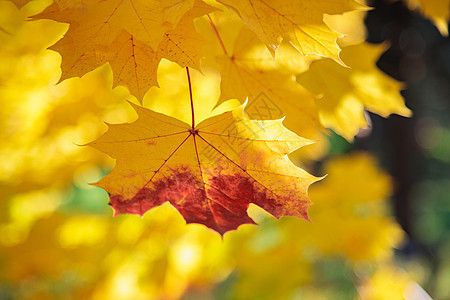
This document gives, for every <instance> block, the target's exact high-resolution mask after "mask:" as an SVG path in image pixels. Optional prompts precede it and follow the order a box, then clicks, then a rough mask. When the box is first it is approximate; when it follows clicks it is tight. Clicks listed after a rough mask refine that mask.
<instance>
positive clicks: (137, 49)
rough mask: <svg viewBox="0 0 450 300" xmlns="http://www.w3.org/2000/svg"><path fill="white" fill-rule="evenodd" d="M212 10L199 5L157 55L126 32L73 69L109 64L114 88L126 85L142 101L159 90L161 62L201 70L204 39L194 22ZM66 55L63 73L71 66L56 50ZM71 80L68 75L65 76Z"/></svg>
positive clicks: (171, 32)
mask: <svg viewBox="0 0 450 300" xmlns="http://www.w3.org/2000/svg"><path fill="white" fill-rule="evenodd" d="M211 10H212V7H210V6H208V5H206V4H204V3H203V2H201V1H196V2H195V4H194V7H193V9H191V10H190V11H188V12H187V13H186V14H185V15H184V16H183V18H182V19H181V20H180V22H179V23H178V25H177V26H176V28H174V29H172V30H169V31H167V32H166V33H164V37H163V40H162V41H161V43H160V44H159V46H158V48H157V50H156V51H154V50H153V49H152V48H151V47H149V46H148V45H147V44H146V43H144V42H141V41H139V40H137V39H136V38H135V37H134V36H133V35H131V34H129V33H128V32H126V31H125V30H124V31H122V33H121V34H120V35H119V36H118V37H117V38H116V39H115V40H114V41H113V42H112V44H111V45H109V46H101V47H98V48H97V49H96V50H95V52H91V53H90V54H88V53H86V55H84V59H83V60H82V61H79V62H76V63H74V65H73V68H72V69H71V70H72V71H75V70H76V68H82V69H81V70H80V71H78V72H76V74H78V73H83V72H85V71H86V70H85V68H84V67H86V68H92V67H93V66H99V65H102V64H104V63H106V62H109V63H110V65H111V68H112V70H113V74H114V77H113V78H114V84H115V85H125V86H126V87H128V89H129V90H130V92H131V93H132V94H133V95H135V96H136V97H137V98H138V99H139V100H141V99H142V98H143V96H144V95H145V93H146V92H147V91H148V89H149V88H150V87H152V86H158V81H157V69H158V65H159V63H160V61H161V59H162V58H167V59H169V60H171V61H173V62H176V63H178V64H179V65H180V66H182V67H193V68H195V69H200V59H201V56H202V55H201V45H202V44H203V43H204V40H203V38H202V37H201V36H200V35H199V34H198V33H197V31H196V30H195V28H194V25H193V22H192V21H193V19H194V18H196V17H198V16H201V15H203V14H206V13H208V12H210V11H211ZM57 50H58V51H59V52H60V53H62V55H63V70H65V69H66V68H67V67H69V66H68V64H70V63H69V62H68V61H64V58H65V54H67V51H70V50H69V49H68V48H67V47H64V48H62V49H61V48H59V47H58V49H57ZM66 76H68V74H66Z"/></svg>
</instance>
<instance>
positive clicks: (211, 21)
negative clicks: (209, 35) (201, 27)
mask: <svg viewBox="0 0 450 300" xmlns="http://www.w3.org/2000/svg"><path fill="white" fill-rule="evenodd" d="M207 16H208V19H209V23H211V26H212V28H213V29H214V32H215V33H216V36H217V39H218V40H219V42H220V45H221V46H222V49H223V52H224V53H225V55H226V56H229V55H228V52H227V48H225V44H224V43H223V41H222V38H221V37H220V34H219V31H218V30H217V27H216V25H214V22H213V20H212V19H211V17H210V15H209V14H208V15H207Z"/></svg>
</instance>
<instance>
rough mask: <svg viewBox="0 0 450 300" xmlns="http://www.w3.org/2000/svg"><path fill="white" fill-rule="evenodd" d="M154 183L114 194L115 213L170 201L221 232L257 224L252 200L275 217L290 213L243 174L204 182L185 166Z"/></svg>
mask: <svg viewBox="0 0 450 300" xmlns="http://www.w3.org/2000/svg"><path fill="white" fill-rule="evenodd" d="M152 186H153V187H152V188H149V187H144V188H142V189H141V190H139V192H138V193H137V194H136V195H135V196H134V197H133V198H132V199H128V200H124V199H123V197H122V196H121V195H112V196H111V202H110V205H111V206H112V207H113V208H114V214H115V215H118V214H121V213H128V214H138V215H143V214H144V213H145V212H146V211H148V210H150V209H151V208H154V207H156V206H159V205H161V204H163V203H165V202H170V203H171V204H172V206H173V207H175V208H176V209H177V210H178V211H179V212H180V214H181V215H182V216H183V217H184V219H185V220H186V222H187V223H198V224H203V225H205V226H207V227H209V228H211V229H213V230H215V231H217V232H219V233H220V234H221V235H223V234H224V233H225V232H227V231H230V230H235V229H237V228H238V227H239V226H240V225H242V224H255V222H254V221H253V220H252V219H251V218H250V217H249V216H248V214H247V209H248V206H249V204H250V203H255V204H257V205H258V206H260V207H262V208H264V209H265V210H267V211H268V212H269V213H271V214H273V215H274V216H275V217H280V216H281V215H286V208H285V207H284V206H283V205H282V204H280V201H277V200H276V199H275V198H274V197H269V196H268V195H267V191H266V190H264V189H261V188H258V186H257V184H256V182H254V181H253V182H252V180H250V179H249V178H246V177H243V176H242V175H240V174H234V175H220V176H213V177H211V178H210V180H209V181H208V182H207V183H205V184H203V183H202V182H199V181H198V180H197V179H196V178H195V177H194V176H193V174H192V173H191V171H190V170H189V169H183V170H182V171H178V173H176V172H174V173H173V175H172V176H170V177H169V178H165V179H161V180H158V181H156V182H154V183H152ZM204 188H205V189H206V190H205V189H204ZM285 201H287V199H285ZM305 205H306V206H307V203H301V206H305ZM305 218H306V214H305Z"/></svg>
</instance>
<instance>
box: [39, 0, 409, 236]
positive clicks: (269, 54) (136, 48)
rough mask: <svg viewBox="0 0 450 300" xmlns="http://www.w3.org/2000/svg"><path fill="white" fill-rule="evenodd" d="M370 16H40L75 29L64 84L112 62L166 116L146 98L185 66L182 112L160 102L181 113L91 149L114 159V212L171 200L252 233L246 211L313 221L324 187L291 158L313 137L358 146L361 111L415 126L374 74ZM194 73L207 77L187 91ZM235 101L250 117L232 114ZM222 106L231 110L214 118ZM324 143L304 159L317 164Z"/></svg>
mask: <svg viewBox="0 0 450 300" xmlns="http://www.w3.org/2000/svg"><path fill="white" fill-rule="evenodd" d="M366 9H367V7H365V6H364V5H362V4H359V3H357V2H355V1H353V0H345V1H344V0H343V1H339V2H337V3H335V2H333V1H331V2H329V1H320V2H317V1H291V0H285V1H277V2H271V3H268V2H266V1H218V2H215V1H208V3H205V2H203V1H201V0H184V1H164V2H160V1H89V2H86V1H62V0H60V1H54V2H53V3H52V4H51V5H50V6H48V7H47V8H46V9H45V10H44V11H43V12H42V13H40V14H38V15H36V16H34V17H33V19H51V20H55V21H58V22H62V23H68V24H69V28H68V30H67V32H66V33H65V34H64V36H63V38H62V39H60V40H59V41H58V42H57V43H56V44H55V45H54V46H52V47H51V48H50V49H52V50H56V51H57V52H59V53H60V54H61V56H62V64H61V69H62V76H61V79H60V80H64V79H67V78H70V77H81V76H83V75H84V74H85V73H87V72H89V71H91V70H93V69H95V68H97V67H99V66H102V65H104V64H105V63H109V65H110V66H111V69H112V73H113V82H114V85H123V86H125V87H127V88H128V90H129V91H130V93H131V94H132V95H133V96H135V97H136V98H137V100H138V101H139V102H140V103H143V104H144V106H147V107H149V108H153V109H155V107H156V110H157V111H158V105H160V104H159V103H156V102H157V101H156V100H155V99H156V97H155V98H152V95H151V94H152V91H150V92H149V89H150V88H151V87H153V86H158V84H159V86H160V90H162V93H166V94H170V91H169V92H166V91H165V90H166V89H174V90H176V89H177V88H176V87H174V85H181V84H180V83H174V84H172V85H171V86H163V85H164V82H163V80H162V78H161V77H163V76H167V74H165V75H163V76H160V74H158V71H159V70H162V69H163V68H164V65H165V64H170V63H169V62H167V61H170V62H172V63H176V64H178V65H179V66H180V67H183V68H186V71H187V74H185V79H182V80H183V81H184V82H185V84H187V86H188V91H186V92H185V95H184V97H183V99H186V100H185V102H184V104H181V107H183V108H182V109H179V106H180V102H179V100H180V99H175V97H167V100H166V101H167V103H164V105H166V106H168V107H176V108H178V112H177V113H175V114H171V116H167V115H164V114H161V113H157V112H155V111H151V110H148V109H146V108H143V107H142V106H138V105H135V106H133V107H134V108H135V110H136V112H137V114H138V119H137V120H136V121H135V122H133V123H130V124H116V125H109V130H108V132H107V133H106V134H104V135H103V136H102V137H100V138H99V139H97V140H96V141H95V142H92V143H90V145H91V146H93V147H95V148H97V149H99V150H101V151H103V152H105V153H107V154H108V155H110V156H111V157H113V158H115V159H116V160H117V165H116V167H115V168H114V170H113V171H112V172H111V173H110V174H109V175H108V176H106V177H105V178H103V179H102V180H101V181H100V182H98V183H97V186H100V187H102V188H104V189H105V190H106V191H107V192H108V193H109V195H110V198H111V202H110V204H111V205H112V207H113V209H114V211H115V214H119V213H133V214H139V215H143V214H144V213H145V212H147V211H148V210H149V209H151V208H153V207H156V206H159V205H161V204H163V203H165V202H170V203H171V204H172V205H173V206H174V207H175V208H176V209H177V210H178V211H179V212H180V213H181V214H182V215H183V217H184V218H185V219H186V221H187V222H188V223H200V224H204V225H206V226H207V227H209V228H212V229H214V230H215V231H217V232H219V233H221V234H223V233H225V232H227V231H229V230H233V229H236V228H237V227H238V226H240V225H242V224H246V223H254V221H253V220H252V219H251V218H250V217H249V216H248V214H247V208H248V206H249V204H250V203H254V204H256V205H258V206H260V207H262V208H263V209H265V210H266V211H268V212H269V213H271V214H272V215H274V216H276V217H277V218H279V217H282V216H298V217H302V218H305V219H308V217H307V213H306V210H307V208H308V206H309V204H310V201H309V199H308V196H307V188H308V186H309V185H310V184H311V183H312V182H314V181H316V180H317V178H315V177H314V176H311V175H310V174H308V173H307V172H305V171H304V170H303V169H301V168H299V167H297V166H296V165H294V164H293V163H292V162H291V160H290V159H289V158H288V157H287V155H288V154H290V153H292V152H294V151H295V150H297V149H299V148H301V147H303V146H305V145H308V144H310V143H311V141H309V140H306V139H305V138H307V139H314V140H318V141H323V140H325V138H324V135H323V134H324V131H325V128H330V129H333V130H334V131H336V132H337V133H339V134H341V135H342V136H344V137H346V138H347V139H348V140H352V139H353V137H354V135H355V134H357V132H358V130H359V129H360V128H364V127H367V120H366V118H365V115H364V110H365V109H366V110H369V111H372V112H376V113H378V114H380V115H382V116H388V115H389V114H391V113H397V114H400V115H404V116H408V115H410V111H409V110H408V109H407V108H406V107H405V106H404V103H403V99H402V98H401V96H400V94H399V90H400V88H401V84H399V83H398V82H396V81H394V80H393V79H391V78H389V77H388V76H386V75H384V74H383V73H381V72H380V71H378V70H377V69H376V67H375V61H376V60H377V58H378V56H379V55H380V53H381V51H383V49H384V47H383V46H370V45H367V44H365V43H364V33H361V28H362V27H363V25H362V16H363V15H364V11H365V10H366ZM352 14H353V15H352ZM346 25H347V27H346V28H345V26H346ZM333 26H334V27H335V28H333ZM355 28H356V31H355ZM346 30H349V31H348V32H346ZM338 32H340V33H338ZM344 34H346V36H345V37H343V36H344ZM341 37H342V38H341ZM340 38H341V39H340ZM341 51H342V52H341ZM194 70H197V71H194ZM177 72H178V73H179V71H177ZM177 72H173V75H170V74H169V76H178V75H176V74H178V73H177ZM190 72H191V73H192V72H200V74H199V75H195V76H192V80H191V76H190ZM165 73H170V72H167V71H166V72H165ZM199 77H203V78H201V79H200V80H198V79H197V78H199ZM205 78H213V80H220V89H219V95H218V96H217V94H216V92H212V93H208V92H205V91H203V90H200V89H199V87H200V86H202V83H201V81H204V80H206V79H205ZM147 92H148V93H147ZM198 94H201V95H202V96H199V97H198V96H197V95H198ZM173 96H175V95H173ZM232 99H235V100H234V103H235V104H230V103H232V101H231V102H230V101H229V100H232ZM236 100H238V101H239V102H240V103H246V109H245V111H244V106H241V107H238V108H235V109H233V110H230V107H233V106H234V107H236ZM158 101H160V100H158ZM225 102H227V104H225ZM222 104H225V105H222ZM227 105H228V108H227ZM217 106H219V108H220V107H221V108H222V111H225V112H224V113H222V114H218V111H220V109H219V110H214V112H213V113H211V111H213V108H216V107H217ZM201 110H204V111H205V114H204V115H202V113H201V112H200V111H201ZM159 111H160V112H165V111H164V110H162V111H161V110H159ZM179 116H181V117H179ZM176 117H178V119H181V121H180V120H178V119H177V118H176ZM205 117H209V118H205ZM282 117H285V119H284V121H282V120H281V118H282ZM204 119H205V120H204ZM186 120H187V122H182V121H186ZM202 120H203V121H202ZM200 121H202V122H200ZM285 126H286V127H285ZM300 136H302V138H301V137H300ZM323 143H324V142H322V144H323ZM318 144H319V145H318V146H313V147H309V148H308V149H311V150H309V153H303V154H299V155H300V156H304V157H311V156H314V155H315V156H316V157H317V153H320V152H321V151H322V152H324V150H323V148H324V147H325V146H323V145H321V143H318ZM314 147H316V149H314ZM306 152H308V151H306Z"/></svg>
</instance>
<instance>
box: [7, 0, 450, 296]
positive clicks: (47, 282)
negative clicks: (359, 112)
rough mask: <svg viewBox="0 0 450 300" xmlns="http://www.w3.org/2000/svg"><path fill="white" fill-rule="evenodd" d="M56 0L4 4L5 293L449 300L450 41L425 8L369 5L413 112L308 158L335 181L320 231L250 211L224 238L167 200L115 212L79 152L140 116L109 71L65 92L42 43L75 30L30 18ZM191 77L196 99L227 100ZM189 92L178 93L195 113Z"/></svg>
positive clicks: (54, 58)
mask: <svg viewBox="0 0 450 300" xmlns="http://www.w3.org/2000/svg"><path fill="white" fill-rule="evenodd" d="M49 2H51V1H46V0H42V1H41V0H37V1H32V2H31V3H29V4H27V5H25V6H24V7H23V8H22V9H18V8H17V6H16V5H14V3H13V2H11V1H4V0H2V1H0V105H1V110H0V140H1V142H0V162H1V164H0V199H1V201H0V299H2V300H3V299H5V300H6V299H8V300H9V299H11V300H15V299H353V298H355V299H356V298H362V299H413V298H412V297H421V298H414V299H428V298H427V297H428V296H427V295H426V293H425V292H424V291H423V290H422V287H423V288H424V289H425V290H426V291H427V292H428V293H429V294H430V295H431V296H432V297H433V298H434V299H448V298H450V280H449V278H450V260H449V256H448V253H449V251H450V242H449V232H450V222H449V220H450V218H449V213H450V201H449V195H450V190H449V187H450V177H449V174H450V172H449V169H450V168H449V164H450V149H449V145H450V127H449V125H448V124H450V122H449V118H450V117H449V113H448V108H449V106H448V101H449V99H450V97H449V84H448V83H449V70H450V60H449V56H448V53H450V51H449V50H450V43H449V40H448V37H447V36H445V35H442V34H441V33H440V32H439V31H438V30H437V29H436V27H435V26H434V25H433V24H432V23H431V22H430V21H429V20H427V19H424V17H423V16H422V13H421V12H420V11H412V10H410V9H408V8H407V6H406V4H405V3H404V2H398V1H397V2H395V1H373V2H371V3H369V4H370V5H371V6H373V7H374V9H373V10H372V11H370V12H368V13H367V16H366V24H367V28H368V35H367V39H368V41H369V42H372V43H381V42H386V41H387V42H388V43H387V44H386V45H388V46H386V48H388V50H387V51H386V52H385V53H383V54H382V55H381V58H380V59H379V60H378V66H379V68H380V69H382V70H383V71H384V72H386V73H387V74H389V75H390V76H392V77H394V78H396V79H398V80H401V81H403V82H404V83H405V87H406V89H405V90H404V91H403V96H404V97H405V99H406V103H407V105H408V107H409V108H410V109H411V110H412V111H413V112H414V115H413V117H412V118H409V119H406V118H402V117H398V116H391V117H390V118H389V119H387V120H386V119H382V118H381V117H379V116H377V115H374V114H370V119H371V123H372V127H371V132H370V133H368V132H367V131H364V132H361V133H360V135H359V136H358V137H357V138H356V139H355V142H354V143H352V144H350V143H348V142H347V141H346V140H345V139H343V138H342V137H340V136H339V135H337V134H334V133H331V134H330V136H329V138H328V144H329V146H327V148H328V150H327V151H328V154H327V156H323V157H325V158H322V159H320V160H318V161H316V162H312V163H309V164H307V165H308V166H309V168H310V169H311V171H313V173H314V174H317V175H320V174H328V176H327V177H326V178H325V179H324V180H323V181H321V182H319V183H317V184H314V185H313V186H312V187H311V188H310V197H311V199H312V201H313V202H314V205H313V206H312V207H311V208H310V210H309V213H310V219H311V220H312V222H311V223H309V222H306V221H304V220H299V219H295V218H282V219H281V220H279V221H277V220H275V219H274V218H273V217H271V216H270V215H268V214H267V213H265V212H264V211H263V210H261V209H259V208H258V207H256V206H252V207H251V208H250V214H251V216H252V217H253V218H254V219H255V220H256V221H257V222H258V223H259V224H260V225H259V226H253V225H244V226H242V227H240V228H239V230H238V231H234V232H230V233H227V234H226V235H225V237H224V238H223V239H221V237H220V236H219V235H218V234H216V233H214V232H213V231H211V230H208V229H206V228H205V227H203V226H200V225H189V226H186V225H185V222H184V221H183V219H182V218H181V216H180V215H179V214H178V213H177V212H176V211H175V210H174V209H173V208H172V207H171V206H170V205H168V204H165V205H162V206H161V207H158V208H156V209H153V210H151V211H149V212H148V213H147V214H146V215H145V216H144V217H143V218H142V219H141V218H140V217H138V216H134V215H133V216H131V215H120V216H118V217H116V218H112V210H111V209H110V208H109V207H108V206H107V202H108V197H107V194H106V193H105V192H104V191H103V190H102V189H99V188H95V187H92V186H89V185H88V183H89V182H95V181H97V180H99V179H100V178H101V177H102V176H104V175H105V174H107V172H108V171H109V170H110V169H111V168H112V167H113V165H114V162H113V161H112V160H111V159H109V158H107V157H106V156H105V155H101V154H100V153H99V152H97V151H95V150H93V149H91V148H89V147H80V146H79V145H83V144H85V143H87V142H89V141H92V140H93V139H95V138H96V137H97V136H99V135H100V134H101V133H102V132H104V131H105V130H106V126H105V125H104V123H103V121H105V122H108V123H120V122H126V121H130V120H132V119H133V118H134V117H135V116H134V112H133V111H132V109H131V108H130V107H129V105H128V104H127V103H126V102H125V101H124V100H125V99H126V98H128V99H130V96H129V94H128V91H127V90H126V89H125V88H123V87H116V88H112V74H111V70H110V69H109V67H108V66H106V65H105V66H103V67H101V68H99V69H97V70H95V71H93V72H90V73H88V74H86V75H85V76H83V77H82V78H72V79H68V80H66V81H64V82H61V83H58V80H59V76H60V68H59V65H60V62H61V58H60V56H59V55H58V54H57V53H55V52H53V51H49V50H46V48H47V47H49V46H50V45H52V44H53V43H55V42H56V41H57V40H58V39H59V38H60V37H61V36H62V34H64V32H65V30H67V26H66V25H63V24H58V23H56V22H53V21H48V20H39V21H32V20H29V19H28V17H29V16H32V15H34V14H36V13H38V12H39V11H41V10H42V9H43V8H44V7H45V6H46V5H48V4H49ZM431 2H433V1H420V2H418V1H416V2H414V1H408V5H410V8H414V7H416V8H417V7H419V8H420V7H421V5H429V3H431ZM438 2H439V1H438ZM442 2H446V1H442ZM447 2H448V1H447ZM447 2H446V3H447ZM427 3H428V4H427ZM447 6H448V3H447ZM422 11H425V15H427V12H428V10H426V9H425V10H424V9H422ZM444 18H448V16H447V17H445V16H444ZM444 21H445V19H444ZM329 22H332V20H330V21H329ZM434 22H435V23H436V24H438V27H439V29H440V30H441V32H442V33H443V34H445V30H446V27H445V26H444V25H443V23H442V20H441V21H439V20H438V21H436V20H434ZM444 24H446V23H444ZM360 34H361V36H364V35H365V34H364V32H362V33H360ZM349 44H351V42H349ZM174 68H175V69H176V68H178V67H176V66H174V65H172V64H170V63H168V62H163V63H162V65H161V66H160V69H161V70H172V69H174ZM177 72H178V70H173V71H170V72H169V71H167V72H166V73H167V74H177ZM163 76H164V75H161V76H160V77H161V78H162V77H163ZM193 76H196V77H198V79H195V80H196V82H197V83H198V84H197V87H198V88H197V93H198V94H197V95H196V99H200V98H201V97H202V95H210V94H211V93H216V94H217V93H218V92H217V88H218V87H217V86H215V85H214V84H215V83H214V82H201V75H200V74H196V73H195V72H194V75H193ZM166 77H167V78H162V79H161V84H162V85H167V86H174V84H173V83H174V82H178V81H179V80H178V79H177V76H176V75H170V76H166ZM57 83H58V84H57ZM184 85H185V82H184V81H183V82H182V83H180V84H179V85H177V87H178V89H172V90H171V93H172V94H171V95H170V97H176V98H177V99H179V100H180V103H185V104H183V105H187V104H188V101H183V99H184V98H181V97H187V93H186V92H185V91H184V90H183V89H185V88H186V87H185V86H184ZM202 87H203V88H202ZM158 93H161V92H160V90H158V89H157V88H152V89H151V90H150V92H149V94H150V96H149V95H148V97H147V100H146V101H147V102H146V106H148V107H151V108H154V109H157V110H160V111H166V112H167V113H170V114H172V115H177V114H179V113H178V112H177V111H176V110H177V109H180V108H179V107H180V106H176V105H167V102H164V101H160V102H158V103H151V100H148V99H151V98H152V97H153V98H158V97H159V98H164V97H165V96H164V95H159V94H158ZM202 93H203V94H202ZM181 95H183V96H181ZM236 104H237V103H233V102H232V103H228V104H226V105H225V106H224V107H222V109H226V108H227V107H232V106H235V105H236ZM211 108H212V107H203V106H202V111H201V112H199V114H200V115H202V116H203V117H206V116H207V115H208V114H209V112H210V110H211ZM168 110H171V111H168ZM203 110H204V111H203ZM219 111H220V110H219ZM215 113H217V111H216V112H215ZM323 151H326V150H323ZM388 174H390V175H388Z"/></svg>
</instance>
